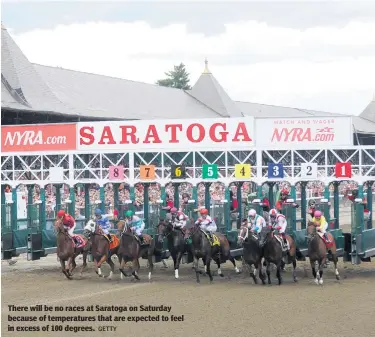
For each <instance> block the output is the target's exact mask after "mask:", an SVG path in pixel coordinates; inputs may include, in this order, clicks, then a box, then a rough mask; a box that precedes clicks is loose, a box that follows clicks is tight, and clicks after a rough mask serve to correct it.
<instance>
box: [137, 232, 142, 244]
mask: <svg viewBox="0 0 375 337" xmlns="http://www.w3.org/2000/svg"><path fill="white" fill-rule="evenodd" d="M138 239H139V242H140V243H141V245H143V236H142V234H141V235H138Z"/></svg>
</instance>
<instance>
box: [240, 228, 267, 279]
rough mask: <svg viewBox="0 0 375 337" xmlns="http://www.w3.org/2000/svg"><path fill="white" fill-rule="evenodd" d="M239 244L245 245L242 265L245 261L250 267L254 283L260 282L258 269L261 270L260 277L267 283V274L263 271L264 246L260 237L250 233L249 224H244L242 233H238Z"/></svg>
mask: <svg viewBox="0 0 375 337" xmlns="http://www.w3.org/2000/svg"><path fill="white" fill-rule="evenodd" d="M237 245H238V246H243V255H242V261H243V263H242V265H244V264H245V263H246V264H247V265H248V266H249V267H250V276H251V277H252V278H253V280H254V283H255V284H258V278H257V275H256V272H257V269H258V270H259V278H260V279H261V280H262V283H263V284H266V280H265V276H264V274H263V271H262V254H263V248H262V247H261V245H260V242H259V238H258V237H256V236H255V235H254V234H253V233H250V231H249V228H248V227H247V226H242V227H241V231H240V234H239V235H238V242H237Z"/></svg>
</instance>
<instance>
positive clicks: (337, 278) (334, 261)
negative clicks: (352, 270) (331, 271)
mask: <svg viewBox="0 0 375 337" xmlns="http://www.w3.org/2000/svg"><path fill="white" fill-rule="evenodd" d="M332 261H333V263H334V265H335V275H336V280H340V273H339V270H338V268H337V263H338V258H337V255H336V253H335V254H333V253H332Z"/></svg>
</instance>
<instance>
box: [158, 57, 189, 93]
mask: <svg viewBox="0 0 375 337" xmlns="http://www.w3.org/2000/svg"><path fill="white" fill-rule="evenodd" d="M165 75H166V76H167V78H165V79H162V80H158V81H156V84H157V85H161V86H163V87H170V88H177V89H183V90H190V89H191V86H190V85H189V82H190V79H189V76H190V74H189V73H188V72H187V71H186V68H185V65H184V64H183V63H180V64H179V65H178V66H174V67H173V70H171V71H168V72H166V73H165Z"/></svg>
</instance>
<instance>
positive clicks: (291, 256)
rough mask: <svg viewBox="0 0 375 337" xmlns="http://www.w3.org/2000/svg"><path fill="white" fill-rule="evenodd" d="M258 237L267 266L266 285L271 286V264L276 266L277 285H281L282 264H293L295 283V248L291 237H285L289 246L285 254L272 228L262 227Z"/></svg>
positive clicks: (279, 239) (280, 240)
mask: <svg viewBox="0 0 375 337" xmlns="http://www.w3.org/2000/svg"><path fill="white" fill-rule="evenodd" d="M260 236H261V239H260V243H261V245H262V246H263V257H264V260H265V263H266V266H267V269H266V272H267V278H268V284H271V263H273V264H275V265H276V276H277V278H278V280H279V285H281V283H282V276H281V268H282V265H283V264H290V263H292V264H293V281H294V282H297V274H296V267H297V258H296V250H297V248H296V244H295V242H294V240H293V239H292V237H291V236H289V235H287V234H286V235H285V237H286V239H287V241H288V246H289V247H288V248H289V250H288V251H287V252H285V251H283V249H282V238H281V237H279V236H277V235H275V234H274V228H273V227H272V226H268V227H264V228H263V230H262V231H261V233H260Z"/></svg>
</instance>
